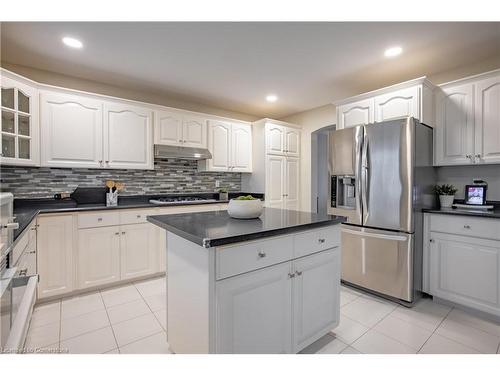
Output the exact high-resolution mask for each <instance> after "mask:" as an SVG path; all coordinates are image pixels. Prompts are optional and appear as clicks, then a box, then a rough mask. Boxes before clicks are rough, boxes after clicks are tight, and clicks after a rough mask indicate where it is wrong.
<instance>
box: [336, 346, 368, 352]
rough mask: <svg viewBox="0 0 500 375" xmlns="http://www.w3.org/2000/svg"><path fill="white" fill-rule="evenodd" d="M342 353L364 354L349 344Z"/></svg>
mask: <svg viewBox="0 0 500 375" xmlns="http://www.w3.org/2000/svg"><path fill="white" fill-rule="evenodd" d="M340 354H363V353H361V352H360V351H359V350H356V349H354V348H353V347H352V346H348V347H347V348H345V349H344V350H342V351H341V352H340Z"/></svg>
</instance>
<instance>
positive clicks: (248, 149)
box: [231, 124, 252, 172]
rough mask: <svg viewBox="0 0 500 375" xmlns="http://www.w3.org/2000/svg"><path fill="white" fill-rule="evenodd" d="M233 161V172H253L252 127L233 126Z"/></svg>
mask: <svg viewBox="0 0 500 375" xmlns="http://www.w3.org/2000/svg"><path fill="white" fill-rule="evenodd" d="M231 160H232V161H231V164H232V165H231V167H232V168H231V171H232V172H252V127H251V126H250V125H240V124H233V125H232V131H231Z"/></svg>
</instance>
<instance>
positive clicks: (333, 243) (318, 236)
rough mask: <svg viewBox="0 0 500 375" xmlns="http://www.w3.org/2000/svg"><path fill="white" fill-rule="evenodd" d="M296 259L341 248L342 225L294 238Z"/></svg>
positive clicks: (304, 233) (296, 235)
mask: <svg viewBox="0 0 500 375" xmlns="http://www.w3.org/2000/svg"><path fill="white" fill-rule="evenodd" d="M293 237H294V241H295V257H296V258H298V257H302V256H305V255H309V254H313V253H317V252H318V251H322V250H326V249H330V248H332V247H337V246H340V224H339V225H332V226H328V227H325V228H322V229H317V230H311V231H307V232H301V233H297V234H295V235H294V236H293Z"/></svg>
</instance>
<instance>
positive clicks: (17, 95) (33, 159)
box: [0, 70, 40, 166]
mask: <svg viewBox="0 0 500 375" xmlns="http://www.w3.org/2000/svg"><path fill="white" fill-rule="evenodd" d="M1 75H2V77H1V78H2V79H1V82H2V90H1V113H2V116H1V124H0V130H1V140H0V146H1V153H0V155H1V162H2V164H5V165H34V166H37V165H39V163H40V158H39V123H38V90H37V88H36V87H35V86H34V84H32V83H31V81H29V80H24V79H22V78H20V77H16V76H15V75H12V76H11V75H10V74H9V73H8V72H5V71H3V70H2V71H1Z"/></svg>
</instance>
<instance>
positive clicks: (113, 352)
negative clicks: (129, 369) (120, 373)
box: [103, 349, 120, 354]
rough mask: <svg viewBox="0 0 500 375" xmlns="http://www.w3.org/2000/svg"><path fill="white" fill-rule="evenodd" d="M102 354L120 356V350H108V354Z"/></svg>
mask: <svg viewBox="0 0 500 375" xmlns="http://www.w3.org/2000/svg"><path fill="white" fill-rule="evenodd" d="M103 354H120V350H118V349H113V350H110V351H109V352H106V353H103Z"/></svg>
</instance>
